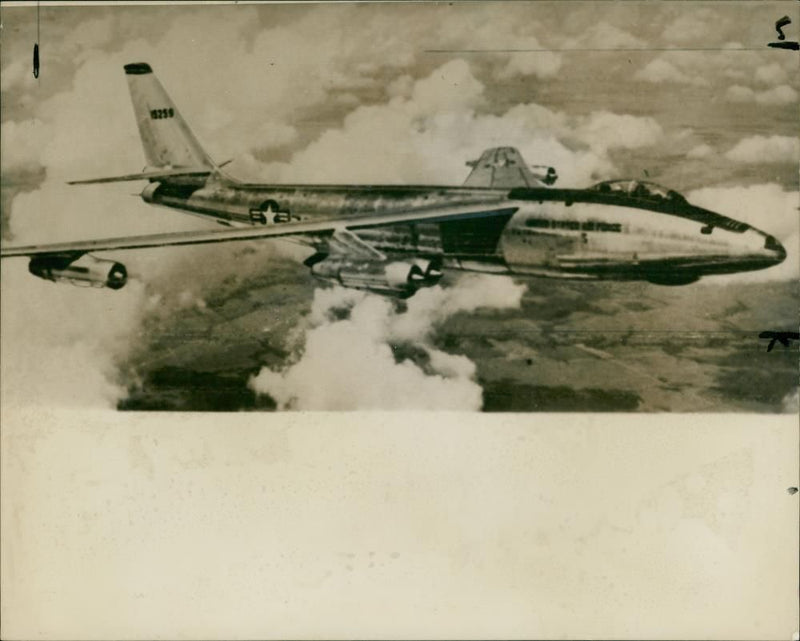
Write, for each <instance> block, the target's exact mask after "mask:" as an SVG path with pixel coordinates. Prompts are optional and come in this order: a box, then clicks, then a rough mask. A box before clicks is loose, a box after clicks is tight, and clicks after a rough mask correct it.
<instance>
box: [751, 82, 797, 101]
mask: <svg viewBox="0 0 800 641" xmlns="http://www.w3.org/2000/svg"><path fill="white" fill-rule="evenodd" d="M756 102H757V103H758V104H760V105H791V104H796V103H797V92H796V91H795V90H794V89H792V88H791V87H790V86H789V85H781V86H780V87H775V88H774V89H768V90H767V91H761V92H759V93H757V94H756Z"/></svg>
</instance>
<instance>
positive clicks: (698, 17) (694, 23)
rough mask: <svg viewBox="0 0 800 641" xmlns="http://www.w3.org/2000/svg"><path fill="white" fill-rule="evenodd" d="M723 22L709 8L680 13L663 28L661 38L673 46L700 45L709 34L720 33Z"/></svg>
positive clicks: (716, 13)
mask: <svg viewBox="0 0 800 641" xmlns="http://www.w3.org/2000/svg"><path fill="white" fill-rule="evenodd" d="M722 22H723V20H722V16H721V15H720V14H719V12H717V11H714V10H712V9H710V8H702V9H694V8H692V9H690V10H688V11H681V12H680V15H679V16H678V17H677V18H675V19H674V20H673V21H672V22H670V23H669V24H668V25H666V26H665V27H664V29H663V30H662V32H661V35H662V37H663V38H664V40H666V41H667V42H671V43H675V44H689V43H698V44H699V43H702V42H707V41H708V36H709V34H715V33H720V32H722V25H721V23H722Z"/></svg>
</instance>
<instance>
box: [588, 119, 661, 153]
mask: <svg viewBox="0 0 800 641" xmlns="http://www.w3.org/2000/svg"><path fill="white" fill-rule="evenodd" d="M577 135H578V137H579V139H580V140H582V141H584V142H586V143H588V144H589V145H590V146H591V147H592V148H596V149H600V150H607V149H617V148H619V149H637V148H639V147H647V146H649V145H654V144H656V143H657V142H658V141H659V140H661V138H662V137H663V135H664V131H663V129H662V128H661V125H659V124H658V122H656V121H655V119H653V118H649V117H638V116H630V115H627V114H626V115H620V114H614V113H610V112H608V111H595V112H593V113H592V114H591V115H590V116H589V117H588V118H586V119H585V120H584V122H583V123H582V124H581V125H580V126H579V128H578V131H577Z"/></svg>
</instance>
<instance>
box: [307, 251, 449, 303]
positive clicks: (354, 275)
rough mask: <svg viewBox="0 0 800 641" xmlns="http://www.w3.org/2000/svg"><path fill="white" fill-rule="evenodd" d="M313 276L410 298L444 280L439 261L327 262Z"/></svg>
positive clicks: (314, 268) (317, 266)
mask: <svg viewBox="0 0 800 641" xmlns="http://www.w3.org/2000/svg"><path fill="white" fill-rule="evenodd" d="M311 273H312V274H314V275H315V276H318V277H319V278H325V279H327V280H333V281H336V282H338V283H340V284H341V285H343V286H344V287H351V288H353V289H366V290H368V291H371V292H375V293H378V294H387V295H390V296H399V297H401V298H407V297H408V296H411V295H412V294H413V293H414V292H416V291H417V290H418V289H420V288H421V287H431V286H432V285H435V284H436V283H437V282H439V280H440V279H441V277H442V271H441V265H440V264H439V262H438V261H436V260H425V259H413V260H391V261H354V260H340V259H336V258H326V259H324V260H322V261H320V262H317V263H314V264H313V265H312V266H311Z"/></svg>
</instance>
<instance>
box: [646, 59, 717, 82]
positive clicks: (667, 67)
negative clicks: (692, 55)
mask: <svg viewBox="0 0 800 641" xmlns="http://www.w3.org/2000/svg"><path fill="white" fill-rule="evenodd" d="M634 78H635V79H636V80H642V81H645V82H652V83H656V84H658V83H662V82H674V83H679V84H689V85H696V86H704V85H707V84H709V83H708V81H707V80H706V79H705V78H703V77H701V76H690V75H689V74H686V73H684V72H683V71H681V70H680V69H678V68H677V67H675V66H674V65H672V64H671V63H669V62H667V61H666V60H664V59H663V58H657V59H655V60H653V61H651V62H649V63H648V64H647V65H646V66H645V67H644V68H643V69H640V70H639V71H637V72H636V74H635V75H634Z"/></svg>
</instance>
